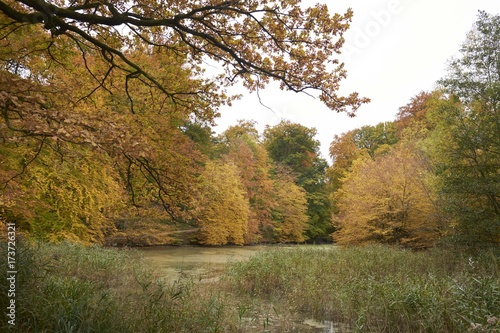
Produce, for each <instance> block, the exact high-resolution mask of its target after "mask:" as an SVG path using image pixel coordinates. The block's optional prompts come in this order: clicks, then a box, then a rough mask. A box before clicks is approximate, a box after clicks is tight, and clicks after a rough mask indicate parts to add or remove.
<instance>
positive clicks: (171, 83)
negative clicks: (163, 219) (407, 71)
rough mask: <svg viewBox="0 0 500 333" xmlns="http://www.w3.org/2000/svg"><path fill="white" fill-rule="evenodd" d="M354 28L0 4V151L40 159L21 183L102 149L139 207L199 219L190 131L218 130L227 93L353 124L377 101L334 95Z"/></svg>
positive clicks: (195, 5) (155, 7) (301, 20)
mask: <svg viewBox="0 0 500 333" xmlns="http://www.w3.org/2000/svg"><path fill="white" fill-rule="evenodd" d="M351 17H352V11H351V10H348V11H347V12H346V13H345V14H344V15H339V14H335V15H333V16H331V15H330V14H329V13H328V10H327V6H326V5H317V6H315V7H312V8H306V9H304V8H302V7H301V6H300V1H298V0H289V1H285V2H284V1H272V0H250V1H240V0H229V1H220V2H219V1H213V0H202V1H194V0H188V1H177V2H172V1H170V2H168V4H166V3H165V2H164V1H155V0H152V1H143V0H135V1H132V2H102V1H83V0H76V1H70V2H67V3H66V2H56V1H49V0H22V1H13V0H2V1H0V31H1V32H2V33H1V35H0V36H1V37H0V115H1V117H0V139H1V140H2V142H3V143H5V142H8V143H10V144H13V145H15V146H16V147H18V148H19V149H20V150H23V151H24V150H26V148H27V151H29V152H30V153H29V154H28V155H29V158H28V159H26V160H25V161H24V162H25V163H24V162H23V163H22V164H21V165H20V166H19V168H20V169H19V170H18V171H22V172H26V170H27V169H28V168H29V167H30V164H31V163H33V161H35V160H36V159H37V158H38V156H39V155H40V153H41V152H42V151H43V150H44V149H52V150H53V151H54V153H55V154H56V155H58V156H60V157H61V158H64V156H65V154H68V153H71V152H74V151H77V150H78V148H77V147H82V149H91V150H92V149H94V150H98V151H99V152H100V153H103V154H104V155H105V156H106V157H109V159H110V161H111V162H110V163H111V164H112V165H113V166H114V167H115V168H116V169H115V171H117V172H118V174H120V175H121V178H122V181H123V182H124V186H125V187H126V189H127V191H128V193H129V195H130V201H131V203H132V204H133V205H134V206H135V207H138V208H139V209H148V208H150V207H152V206H154V207H156V206H158V205H161V206H162V207H163V208H164V210H165V211H166V213H167V214H168V215H169V218H170V219H171V220H179V219H189V218H190V210H191V208H192V205H193V202H194V200H195V197H196V189H197V188H198V187H197V184H196V181H197V180H196V179H197V178H196V176H197V175H198V173H199V171H200V167H201V163H202V162H203V157H202V156H201V154H200V153H199V151H198V149H202V148H203V147H202V146H200V145H199V144H198V145H195V144H193V142H192V140H190V138H188V137H187V136H188V135H189V131H185V132H182V127H183V126H184V124H186V122H189V121H190V120H192V119H197V120H200V121H202V122H203V123H212V122H213V120H214V119H215V118H216V117H217V116H218V108H219V107H220V106H221V105H224V104H229V103H231V101H232V100H233V99H234V98H233V97H229V96H227V95H226V93H225V88H226V87H227V86H229V85H232V84H235V83H237V82H243V85H244V86H245V87H247V88H248V89H249V90H250V91H255V90H257V89H261V88H263V87H264V86H265V85H266V84H268V83H269V82H270V81H271V80H276V81H278V82H279V83H280V85H281V88H282V89H288V90H291V91H295V92H306V93H311V94H314V93H315V92H316V93H317V94H319V98H320V99H321V100H322V101H323V102H324V103H325V104H326V105H327V106H328V107H330V108H331V109H333V110H336V111H338V112H347V113H348V114H349V115H353V114H354V112H355V111H356V110H357V108H358V107H359V106H360V105H361V104H363V103H366V102H368V99H366V98H361V97H359V96H358V94H357V93H352V94H350V95H348V96H345V97H344V96H339V95H338V94H337V90H338V87H339V84H340V81H341V80H342V79H343V78H344V77H345V76H346V72H345V70H344V68H343V64H341V63H340V62H339V61H338V59H336V56H337V55H338V54H339V53H340V49H341V47H342V44H343V42H344V39H343V34H344V32H345V31H346V30H347V29H348V27H349V23H350V20H351ZM207 61H216V62H218V63H219V64H220V65H221V67H222V68H221V73H220V75H218V76H216V77H214V78H206V77H205V76H204V75H205V74H204V73H205V71H204V67H206V66H204V64H205V63H206V62H207ZM192 133H193V132H191V134H192ZM191 139H195V138H194V137H191ZM202 150H203V149H202ZM6 172H7V173H10V172H12V170H8V171H6ZM5 179H7V181H8V182H12V180H11V178H10V177H5ZM12 184H14V183H12ZM9 186H10V185H9ZM2 196H4V195H3V194H2Z"/></svg>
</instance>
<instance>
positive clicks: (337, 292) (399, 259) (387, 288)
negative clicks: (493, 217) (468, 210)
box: [227, 246, 500, 332]
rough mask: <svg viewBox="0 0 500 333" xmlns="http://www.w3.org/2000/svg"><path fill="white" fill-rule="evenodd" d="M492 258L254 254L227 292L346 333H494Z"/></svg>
mask: <svg viewBox="0 0 500 333" xmlns="http://www.w3.org/2000/svg"><path fill="white" fill-rule="evenodd" d="M498 264H499V252H498V251H495V250H491V249H490V250H484V251H480V252H476V253H474V254H473V253H472V252H470V251H464V252H460V251H457V250H456V249H448V250H445V249H434V250H430V251H426V252H410V251H402V250H399V249H394V248H389V247H383V246H373V247H365V248H348V249H338V250H337V249H334V250H318V249H307V248H305V249H299V250H293V251H290V250H280V251H273V252H267V253H262V254H260V255H259V256H256V257H254V258H253V259H251V260H250V261H247V262H241V263H236V264H234V265H233V266H232V267H231V268H230V271H229V272H228V274H227V279H228V281H230V282H229V284H230V285H232V286H233V287H234V291H235V292H237V293H239V294H240V295H242V296H243V297H245V296H247V295H254V296H255V297H260V298H266V299H268V300H269V301H270V302H275V303H276V304H282V305H286V306H288V307H291V308H292V309H291V310H292V312H296V313H301V314H303V315H306V316H310V317H313V318H317V319H322V320H329V321H332V322H334V323H336V324H337V325H338V326H339V329H338V330H340V328H344V330H345V331H354V332H467V331H477V332H500V321H499V318H500V276H499V267H498Z"/></svg>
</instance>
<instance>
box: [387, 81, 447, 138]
mask: <svg viewBox="0 0 500 333" xmlns="http://www.w3.org/2000/svg"><path fill="white" fill-rule="evenodd" d="M438 98H439V92H425V91H421V92H420V93H418V94H417V95H416V96H414V97H412V98H411V100H410V102H409V103H408V104H406V105H404V106H402V107H400V108H399V112H398V113H397V115H396V121H395V122H394V125H395V126H396V128H397V130H398V137H401V136H402V132H403V131H404V129H405V128H408V127H410V126H412V125H414V124H416V123H424V124H425V125H426V126H427V127H430V125H431V124H430V123H429V122H428V121H427V118H426V115H427V112H428V111H429V109H430V108H431V107H432V102H433V101H434V100H436V99H438ZM429 129H430V128H429Z"/></svg>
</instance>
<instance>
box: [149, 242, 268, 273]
mask: <svg viewBox="0 0 500 333" xmlns="http://www.w3.org/2000/svg"><path fill="white" fill-rule="evenodd" d="M270 247H271V246H266V245H257V246H221V247H197V246H154V247H146V248H141V249H140V250H141V252H142V253H143V255H144V258H146V260H149V261H151V262H152V263H153V265H155V266H156V267H157V268H159V269H160V270H161V271H162V272H163V273H164V274H165V277H166V278H167V279H168V280H170V281H172V282H173V281H176V280H178V279H179V278H181V277H183V276H186V275H190V276H194V277H199V278H214V277H215V276H214V275H216V274H217V272H218V271H220V269H221V268H222V267H224V266H225V265H226V264H227V263H230V262H234V261H238V260H245V259H248V258H250V257H251V256H253V255H255V254H256V253H258V252H262V251H265V250H267V249H269V248H270Z"/></svg>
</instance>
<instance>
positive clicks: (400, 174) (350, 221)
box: [334, 142, 443, 248]
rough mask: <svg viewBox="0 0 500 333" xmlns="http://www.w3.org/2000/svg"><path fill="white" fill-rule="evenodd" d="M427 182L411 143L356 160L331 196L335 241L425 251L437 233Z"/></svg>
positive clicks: (433, 201)
mask: <svg viewBox="0 0 500 333" xmlns="http://www.w3.org/2000/svg"><path fill="white" fill-rule="evenodd" d="M430 179H431V173H430V172H429V171H428V169H427V162H426V160H425V158H424V157H423V156H422V155H421V154H420V153H419V150H418V149H417V148H416V146H415V145H414V143H412V142H408V143H405V144H400V145H399V146H398V147H396V148H393V149H392V150H391V151H390V152H389V153H387V154H385V155H381V156H378V157H377V158H375V159H372V158H370V157H368V155H365V156H364V157H360V158H358V159H357V160H355V161H354V163H353V166H352V171H351V172H350V173H349V174H348V175H347V176H346V177H345V178H344V179H343V180H342V182H343V184H342V188H341V190H339V191H338V192H337V193H336V196H337V198H336V200H337V202H338V203H337V205H338V209H339V212H338V214H337V215H336V216H335V225H336V228H337V231H336V232H335V233H334V239H335V241H336V242H338V243H339V244H363V243H387V244H400V245H404V246H409V247H412V248H422V247H429V246H431V245H432V244H433V242H434V241H435V240H436V239H437V238H438V237H439V236H440V235H441V233H442V232H443V229H442V225H441V218H440V215H439V212H438V210H437V207H436V198H435V194H434V193H433V187H432V186H431V184H430Z"/></svg>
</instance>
